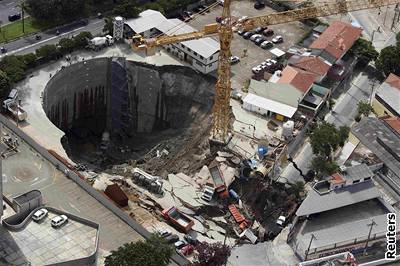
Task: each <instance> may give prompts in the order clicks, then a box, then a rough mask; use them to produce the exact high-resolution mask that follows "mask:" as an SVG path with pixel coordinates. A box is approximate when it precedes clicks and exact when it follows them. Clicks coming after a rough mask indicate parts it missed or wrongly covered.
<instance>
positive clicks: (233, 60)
mask: <svg viewBox="0 0 400 266" xmlns="http://www.w3.org/2000/svg"><path fill="white" fill-rule="evenodd" d="M229 61H230V62H231V65H232V64H236V63H239V62H240V58H239V56H236V55H233V56H231V57H229Z"/></svg>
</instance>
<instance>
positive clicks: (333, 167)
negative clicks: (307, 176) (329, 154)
mask: <svg viewBox="0 0 400 266" xmlns="http://www.w3.org/2000/svg"><path fill="white" fill-rule="evenodd" d="M311 169H312V170H314V171H315V173H316V175H317V176H318V177H323V176H328V175H331V174H333V173H335V172H337V171H339V166H338V165H337V164H336V163H335V162H331V161H328V160H326V158H325V157H323V156H316V157H314V159H313V160H312V161H311Z"/></svg>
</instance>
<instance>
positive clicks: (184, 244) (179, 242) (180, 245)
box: [174, 240, 187, 249]
mask: <svg viewBox="0 0 400 266" xmlns="http://www.w3.org/2000/svg"><path fill="white" fill-rule="evenodd" d="M186 245H187V243H186V242H185V241H183V240H179V241H178V242H175V243H174V246H175V248H177V249H181V248H183V247H184V246H186Z"/></svg>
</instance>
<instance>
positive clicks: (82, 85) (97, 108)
mask: <svg viewBox="0 0 400 266" xmlns="http://www.w3.org/2000/svg"><path fill="white" fill-rule="evenodd" d="M109 61H110V59H109V58H96V59H91V60H86V61H82V62H79V63H76V64H73V65H71V66H68V67H65V68H63V69H61V70H60V71H59V72H57V74H55V75H54V76H53V77H52V78H51V79H50V81H49V82H48V83H47V85H46V87H45V89H44V92H43V108H44V111H45V112H46V115H47V117H49V119H50V120H51V121H52V122H53V124H55V125H56V126H57V127H58V128H60V129H61V130H63V131H64V132H66V131H67V130H69V129H71V127H72V126H73V125H74V124H75V126H80V125H84V124H85V122H86V121H85V119H92V118H95V119H96V120H98V122H99V123H100V125H99V127H100V126H102V127H104V122H105V117H106V114H107V109H106V107H107V91H108V88H109Z"/></svg>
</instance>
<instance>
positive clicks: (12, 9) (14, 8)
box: [0, 0, 20, 26]
mask: <svg viewBox="0 0 400 266" xmlns="http://www.w3.org/2000/svg"><path fill="white" fill-rule="evenodd" d="M19 2H20V0H3V1H0V21H2V24H1V25H2V26H4V25H5V24H8V23H10V22H9V21H8V16H9V15H13V14H15V13H19V12H20V9H19V8H18V3H19Z"/></svg>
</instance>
